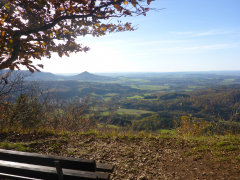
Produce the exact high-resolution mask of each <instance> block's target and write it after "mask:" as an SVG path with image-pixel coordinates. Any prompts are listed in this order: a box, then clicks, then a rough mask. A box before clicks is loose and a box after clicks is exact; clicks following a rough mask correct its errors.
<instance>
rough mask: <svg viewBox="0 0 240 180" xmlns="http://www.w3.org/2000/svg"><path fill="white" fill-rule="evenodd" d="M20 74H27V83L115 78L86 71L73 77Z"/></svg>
mask: <svg viewBox="0 0 240 180" xmlns="http://www.w3.org/2000/svg"><path fill="white" fill-rule="evenodd" d="M7 71H10V70H1V73H2V74H4V73H5V72H7ZM20 72H21V73H24V74H28V75H29V76H27V77H26V80H28V81H34V80H36V81H60V80H74V81H89V82H96V81H98V82H99V81H114V80H116V79H115V78H111V77H106V76H98V75H94V74H91V73H89V72H87V71H85V72H83V73H80V74H78V75H75V76H60V75H55V74H52V73H49V72H37V71H34V73H30V72H29V71H28V70H20Z"/></svg>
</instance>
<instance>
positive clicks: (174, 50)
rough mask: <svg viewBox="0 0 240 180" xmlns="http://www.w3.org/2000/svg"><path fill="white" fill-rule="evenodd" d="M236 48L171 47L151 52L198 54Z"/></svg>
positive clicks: (232, 45)
mask: <svg viewBox="0 0 240 180" xmlns="http://www.w3.org/2000/svg"><path fill="white" fill-rule="evenodd" d="M233 47H236V45H235V44H215V45H209V46H193V47H172V48H158V49H154V50H152V52H158V53H176V54H182V53H200V52H204V51H213V50H220V49H229V48H233Z"/></svg>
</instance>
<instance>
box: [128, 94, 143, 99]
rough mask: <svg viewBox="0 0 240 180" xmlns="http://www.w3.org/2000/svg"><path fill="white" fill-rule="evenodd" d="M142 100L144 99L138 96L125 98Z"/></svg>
mask: <svg viewBox="0 0 240 180" xmlns="http://www.w3.org/2000/svg"><path fill="white" fill-rule="evenodd" d="M143 98H144V97H142V96H138V95H135V96H130V97H127V99H143Z"/></svg>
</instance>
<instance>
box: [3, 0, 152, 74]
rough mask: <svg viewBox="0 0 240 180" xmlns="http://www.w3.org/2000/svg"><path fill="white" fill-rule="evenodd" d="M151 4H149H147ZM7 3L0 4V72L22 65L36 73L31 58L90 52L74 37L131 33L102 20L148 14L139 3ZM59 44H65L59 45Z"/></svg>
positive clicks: (134, 0)
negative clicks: (1, 5) (55, 53)
mask: <svg viewBox="0 0 240 180" xmlns="http://www.w3.org/2000/svg"><path fill="white" fill-rule="evenodd" d="M151 1H152V0H148V1H147V4H150V2H151ZM4 2H5V1H4ZM6 2H9V3H3V8H0V38H1V40H0V43H1V48H0V55H1V58H0V70H1V69H5V68H10V69H12V70H13V69H14V68H18V67H19V66H18V65H20V64H25V66H27V68H28V69H29V71H31V72H33V71H34V70H38V69H35V68H36V67H35V66H34V65H32V64H33V62H30V61H28V60H29V59H30V58H31V59H39V60H41V58H42V57H48V58H50V57H51V53H53V52H57V53H58V55H59V56H60V57H62V56H63V55H66V56H69V54H71V53H73V52H75V53H78V52H87V51H89V50H90V48H86V47H84V46H82V45H81V44H77V43H76V38H77V37H79V36H85V35H86V34H91V35H92V36H97V37H99V36H103V35H105V34H106V33H107V32H108V33H113V32H119V31H134V28H133V27H132V26H131V24H130V23H127V25H126V24H121V23H116V24H114V23H111V24H108V23H107V22H106V21H105V20H107V19H109V18H110V17H111V18H118V17H126V16H132V15H134V14H135V15H145V11H147V10H148V9H147V8H148V7H146V2H145V3H144V1H142V0H132V1H130V0H114V1H101V2H100V3H97V2H96V1H91V3H89V2H90V1H89V0H81V1H79V0H65V1H64V3H60V1H56V0H49V1H45V0H44V1H43V0H36V1H21V3H19V2H18V1H10V0H9V1H7V0H6ZM10 2H11V3H10ZM129 2H131V4H132V5H133V6H135V8H134V10H133V9H132V8H131V7H129V8H127V6H126V5H128V3H129ZM16 14H17V17H16ZM59 40H63V41H64V42H61V43H60V41H59ZM59 44H60V45H59ZM2 46H3V47H2ZM22 62H25V63H22ZM40 68H43V66H40Z"/></svg>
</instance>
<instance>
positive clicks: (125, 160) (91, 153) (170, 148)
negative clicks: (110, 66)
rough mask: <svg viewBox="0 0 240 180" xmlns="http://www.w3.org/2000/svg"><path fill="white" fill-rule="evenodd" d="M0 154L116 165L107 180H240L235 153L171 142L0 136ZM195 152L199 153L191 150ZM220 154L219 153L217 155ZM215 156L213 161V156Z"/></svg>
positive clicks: (239, 160) (239, 156)
mask: <svg viewBox="0 0 240 180" xmlns="http://www.w3.org/2000/svg"><path fill="white" fill-rule="evenodd" d="M0 142H1V145H0V148H4V149H15V150H24V147H25V148H26V149H25V150H27V151H30V152H37V153H42V154H52V155H59V156H68V157H79V158H87V159H95V160H96V161H97V162H101V163H107V164H113V165H115V169H114V172H113V173H112V174H111V179H112V180H115V179H137V180H140V179H141V180H144V179H151V180H155V179H170V180H172V179H180V180H188V179H189V180H193V179H207V180H208V179H209V180H211V179H212V180H225V179H226V180H227V179H229V180H238V179H239V180H240V151H239V149H240V147H239V145H237V146H236V147H237V149H236V148H235V149H234V150H228V151H227V150H224V151H223V150H220V151H219V149H218V150H217V149H216V151H215V150H211V147H209V148H205V150H203V149H204V148H199V147H202V146H203V145H204V144H201V143H199V142H197V141H189V140H184V139H179V138H173V137H167V136H166V137H159V138H149V137H148V138H134V137H127V136H121V137H107V136H105V137H103V136H102V137H100V136H97V135H91V134H89V135H88V134H74V135H73V134H68V135H67V134H66V135H53V134H41V133H40V134H38V133H35V134H0ZM196 149H198V150H196ZM219 152H220V153H219ZM216 154H217V155H216Z"/></svg>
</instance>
